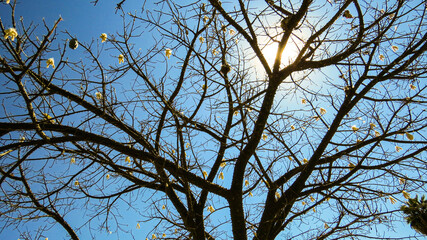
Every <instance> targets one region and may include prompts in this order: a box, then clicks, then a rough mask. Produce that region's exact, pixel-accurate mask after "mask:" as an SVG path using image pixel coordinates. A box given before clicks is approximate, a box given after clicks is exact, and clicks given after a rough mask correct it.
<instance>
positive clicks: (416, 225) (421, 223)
mask: <svg viewBox="0 0 427 240" xmlns="http://www.w3.org/2000/svg"><path fill="white" fill-rule="evenodd" d="M400 209H401V210H402V211H403V213H404V214H405V215H406V217H405V219H406V221H407V222H408V223H409V224H410V225H411V227H412V228H413V229H415V230H416V231H418V232H420V233H422V234H424V235H426V236H427V227H426V226H427V201H426V200H425V196H422V197H421V199H420V201H418V196H416V197H415V198H409V199H408V202H407V203H406V204H405V205H403V206H402V207H400Z"/></svg>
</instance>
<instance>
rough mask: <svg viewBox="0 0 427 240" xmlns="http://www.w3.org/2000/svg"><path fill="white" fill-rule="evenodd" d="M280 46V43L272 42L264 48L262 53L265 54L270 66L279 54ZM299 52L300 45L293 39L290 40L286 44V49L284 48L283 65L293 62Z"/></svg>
mask: <svg viewBox="0 0 427 240" xmlns="http://www.w3.org/2000/svg"><path fill="white" fill-rule="evenodd" d="M278 48H279V44H278V43H270V44H268V45H266V46H265V47H264V48H263V49H262V53H263V54H264V57H265V59H266V60H267V62H268V65H269V66H270V67H273V64H274V60H275V59H276V56H277V50H278ZM298 54H299V48H298V46H297V45H296V44H295V43H294V42H292V40H290V41H289V43H288V44H287V45H286V47H285V49H284V50H283V53H282V59H281V65H282V66H286V65H289V64H291V63H292V62H293V61H294V60H295V58H296V57H297V56H298Z"/></svg>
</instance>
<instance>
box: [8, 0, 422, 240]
mask: <svg viewBox="0 0 427 240" xmlns="http://www.w3.org/2000/svg"><path fill="white" fill-rule="evenodd" d="M116 2H118V1H111V0H100V1H99V3H98V4H97V5H96V6H94V5H93V4H91V3H90V1H89V0H21V1H18V3H17V11H16V15H17V16H23V18H24V22H25V24H27V25H28V24H30V23H31V22H33V23H34V24H38V25H39V28H40V29H41V32H43V31H44V29H43V28H44V27H43V19H44V20H45V22H46V24H47V25H48V26H52V25H53V23H54V22H55V21H56V20H57V19H58V18H59V17H60V16H61V17H62V18H63V21H62V22H61V23H60V25H59V31H65V30H66V31H68V32H69V33H70V34H71V35H72V36H74V37H77V39H78V40H79V41H82V42H86V43H89V42H91V41H92V40H95V41H96V40H98V39H99V36H100V34H101V33H108V34H114V33H115V32H117V31H120V29H121V28H122V27H123V22H122V18H121V17H120V12H117V13H116V10H115V6H116ZM13 3H14V0H11V4H13ZM124 7H125V9H127V10H129V9H132V7H134V8H135V10H140V9H141V3H138V1H137V0H128V1H126V3H125V5H124ZM146 7H147V8H149V7H150V6H148V5H147V6H146ZM0 16H1V18H2V21H3V22H4V23H5V27H6V28H9V27H10V25H7V24H10V6H8V5H6V4H4V3H0ZM17 19H19V17H17ZM59 37H60V38H61V37H64V38H65V35H63V34H60V35H59ZM64 40H65V39H64ZM142 41H147V44H151V43H152V42H151V41H150V39H149V38H142ZM142 44H144V42H142ZM75 54H77V56H78V54H79V52H78V51H77V52H75ZM396 207H398V206H397V204H396ZM123 208H124V214H126V211H127V209H126V207H125V206H123ZM222 211H223V212H224V214H227V213H228V212H227V210H222ZM82 214H83V212H82ZM396 217H400V216H396ZM70 219H71V223H73V222H74V221H75V223H77V222H79V221H81V219H82V218H81V216H77V215H75V216H72V217H70ZM127 220H128V222H129V224H128V226H129V229H132V231H133V232H134V233H135V234H138V233H137V232H136V231H135V225H134V224H135V223H136V222H137V219H136V218H134V217H129V218H127ZM37 226H38V225H36V224H29V225H27V228H28V229H31V228H34V229H35V228H36V227H37ZM142 231H144V229H141V232H142ZM385 231H386V233H388V234H390V237H391V236H409V235H413V234H412V233H413V232H414V230H412V229H411V228H410V227H408V226H407V225H406V224H401V223H398V224H397V225H396V228H394V231H395V232H397V234H395V233H393V231H389V230H385ZM81 234H82V235H81V239H90V236H89V235H87V233H84V232H83V233H81ZM100 235H101V236H104V237H105V238H104V239H117V238H118V237H119V235H115V234H112V235H108V234H106V233H105V232H104V233H102V234H100ZM135 236H137V235H135ZM19 237H20V236H19V235H18V233H17V231H16V230H13V229H6V230H3V232H2V233H0V239H1V240H3V239H4V240H11V239H12V240H13V239H18V238H19ZM43 237H49V240H56V239H67V238H66V237H64V231H63V230H61V229H59V228H54V229H51V230H49V231H48V233H47V234H46V235H45V236H43ZM145 237H146V235H142V236H141V237H140V239H145ZM97 239H101V238H99V236H98V238H97ZM122 239H126V238H122Z"/></svg>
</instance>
